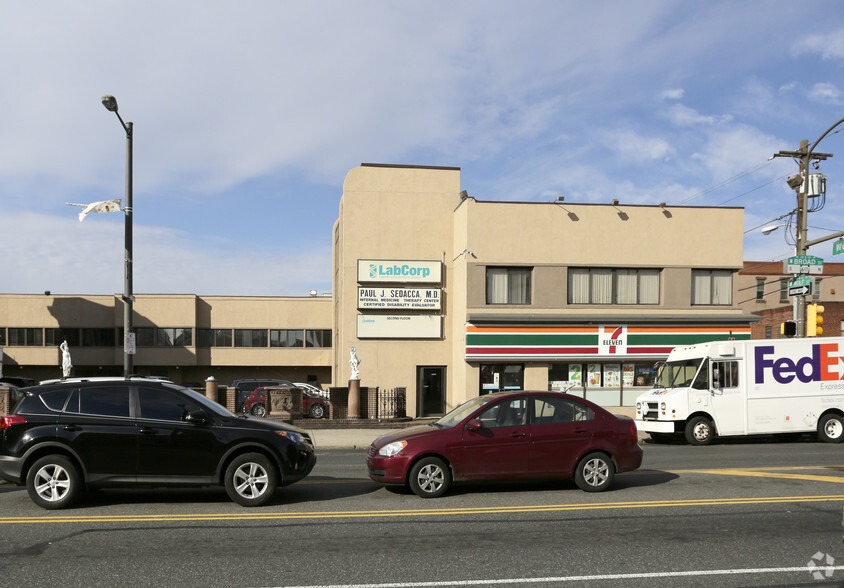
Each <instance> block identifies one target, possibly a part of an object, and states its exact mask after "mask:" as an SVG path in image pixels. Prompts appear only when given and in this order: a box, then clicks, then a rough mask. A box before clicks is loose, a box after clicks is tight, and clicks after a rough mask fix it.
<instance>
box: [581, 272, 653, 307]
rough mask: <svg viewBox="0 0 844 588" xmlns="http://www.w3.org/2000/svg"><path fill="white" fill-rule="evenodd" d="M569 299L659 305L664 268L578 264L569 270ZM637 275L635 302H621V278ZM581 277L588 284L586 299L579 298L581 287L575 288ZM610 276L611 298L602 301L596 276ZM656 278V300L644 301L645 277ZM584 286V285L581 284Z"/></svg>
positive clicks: (603, 302)
mask: <svg viewBox="0 0 844 588" xmlns="http://www.w3.org/2000/svg"><path fill="white" fill-rule="evenodd" d="M567 274H568V275H567V280H566V282H567V296H566V298H567V300H566V302H567V303H568V304H571V305H621V306H659V304H660V299H661V289H662V270H661V269H660V268H652V267H588V266H578V267H569V268H568V272H567ZM631 275H633V276H635V279H636V301H635V302H627V301H625V302H619V297H620V294H621V288H620V287H619V279H620V278H623V277H630V276H631ZM578 277H580V278H581V279H583V278H585V285H586V292H585V294H586V299H587V300H585V301H581V300H578V298H579V297H580V296H582V293H581V294H578V293H577V292H576V291H577V290H579V289H580V288H575V285H574V280H575V279H577V278H578ZM600 277H605V278H608V280H607V282H608V284H609V290H610V292H609V298H608V299H607V301H601V300H600V299H599V298H600V297H599V295H598V294H597V293H596V292H595V282H596V278H600ZM646 277H649V278H653V277H655V278H656V289H655V294H656V300H655V301H653V302H643V299H644V298H645V297H646V296H645V292H644V289H645V286H646V284H645V283H644V280H643V278H646ZM581 287H582V286H581Z"/></svg>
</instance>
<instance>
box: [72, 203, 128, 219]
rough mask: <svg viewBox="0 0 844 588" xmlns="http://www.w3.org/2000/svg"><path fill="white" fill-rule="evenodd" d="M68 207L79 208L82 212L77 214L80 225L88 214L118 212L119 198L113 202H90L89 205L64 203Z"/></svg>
mask: <svg viewBox="0 0 844 588" xmlns="http://www.w3.org/2000/svg"><path fill="white" fill-rule="evenodd" d="M65 204H67V205H68V206H79V207H81V208H82V209H83V210H82V212H80V213H79V222H80V223H81V222H82V221H83V220H85V217H86V216H88V213H89V212H116V211H119V210H120V198H115V199H114V200H100V201H99V202H92V203H91V204H76V203H75V202H65Z"/></svg>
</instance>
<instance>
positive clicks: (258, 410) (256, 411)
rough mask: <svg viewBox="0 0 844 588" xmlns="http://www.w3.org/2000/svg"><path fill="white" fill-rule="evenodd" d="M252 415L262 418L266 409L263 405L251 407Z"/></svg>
mask: <svg viewBox="0 0 844 588" xmlns="http://www.w3.org/2000/svg"><path fill="white" fill-rule="evenodd" d="M252 414H253V415H254V416H257V417H262V416H265V415H266V414H267V409H266V408H264V405H263V404H256V405H255V406H253V407H252Z"/></svg>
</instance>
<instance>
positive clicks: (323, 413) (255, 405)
mask: <svg viewBox="0 0 844 588" xmlns="http://www.w3.org/2000/svg"><path fill="white" fill-rule="evenodd" d="M281 387H282V388H283V387H285V386H281ZM290 388H296V389H297V390H300V391H301V392H302V415H303V416H308V417H311V418H312V419H327V418H328V415H329V407H330V406H331V402H330V401H329V400H328V399H327V398H325V397H323V396H320V395H318V394H315V393H313V392H311V391H310V390H306V389H302V388H299V387H298V386H294V385H293V384H291V385H290ZM243 412H244V413H248V414H251V415H254V416H259V417H262V416H265V415H266V414H267V391H266V390H265V389H264V388H258V389H256V390H255V391H254V392H252V394H250V395H249V398H247V399H246V402H244V403H243Z"/></svg>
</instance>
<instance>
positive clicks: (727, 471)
mask: <svg viewBox="0 0 844 588" xmlns="http://www.w3.org/2000/svg"><path fill="white" fill-rule="evenodd" d="M821 469H825V470H835V471H841V469H842V468H841V466H798V467H771V468H765V467H760V468H700V469H694V470H671V471H670V472H669V473H671V474H712V475H717V476H748V477H756V478H781V479H785V480H807V481H810V482H832V483H835V484H844V476H821V475H815V474H790V473H787V472H788V471H796V470H803V471H806V470H821Z"/></svg>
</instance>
